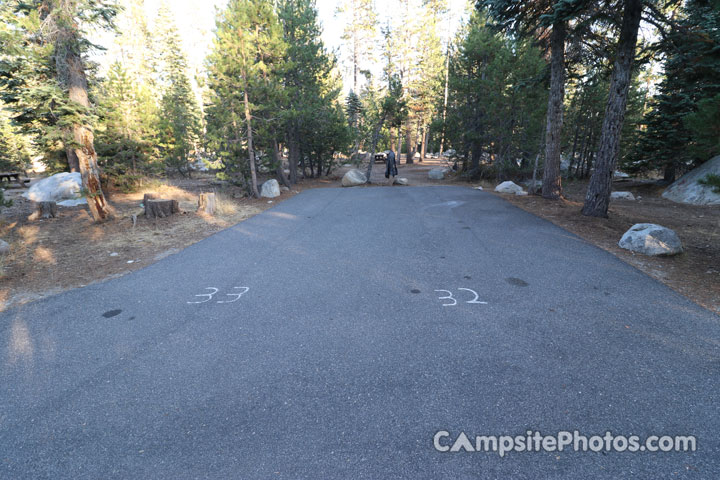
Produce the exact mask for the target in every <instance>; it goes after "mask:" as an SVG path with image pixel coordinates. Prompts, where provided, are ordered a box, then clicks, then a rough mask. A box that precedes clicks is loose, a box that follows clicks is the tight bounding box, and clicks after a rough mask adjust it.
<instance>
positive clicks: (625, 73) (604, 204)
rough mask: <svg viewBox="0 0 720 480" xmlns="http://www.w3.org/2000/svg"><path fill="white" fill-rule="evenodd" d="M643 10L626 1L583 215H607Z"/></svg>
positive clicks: (637, 3)
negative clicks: (598, 144)
mask: <svg viewBox="0 0 720 480" xmlns="http://www.w3.org/2000/svg"><path fill="white" fill-rule="evenodd" d="M642 9H643V3H642V0H625V3H624V9H623V21H622V26H621V29H620V39H619V40H618V45H617V52H616V59H615V63H614V67H613V73H612V77H611V79H610V93H609V96H608V100H607V106H606V108H605V117H604V118H603V127H602V132H601V134H600V146H599V148H598V153H597V160H596V162H595V170H594V171H593V174H592V177H590V185H588V190H587V194H586V196H585V203H584V204H583V209H582V214H583V215H586V216H591V217H607V211H608V207H609V205H610V193H611V190H612V179H613V174H614V172H615V165H616V164H617V159H618V156H619V153H620V137H621V131H622V128H623V122H624V120H625V111H626V107H627V101H628V92H629V90H630V82H631V76H632V66H633V62H634V61H635V47H636V44H637V36H638V29H639V27H640V20H641V16H642Z"/></svg>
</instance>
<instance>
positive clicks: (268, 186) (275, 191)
mask: <svg viewBox="0 0 720 480" xmlns="http://www.w3.org/2000/svg"><path fill="white" fill-rule="evenodd" d="M260 196H261V197H264V198H275V197H279V196H280V184H279V183H278V181H277V180H275V179H274V178H273V179H271V180H268V181H267V182H265V183H263V184H262V188H260Z"/></svg>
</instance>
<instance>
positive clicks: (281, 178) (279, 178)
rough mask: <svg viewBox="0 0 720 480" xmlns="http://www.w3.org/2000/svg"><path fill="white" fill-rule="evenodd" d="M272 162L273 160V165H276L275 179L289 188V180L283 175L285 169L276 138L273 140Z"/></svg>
mask: <svg viewBox="0 0 720 480" xmlns="http://www.w3.org/2000/svg"><path fill="white" fill-rule="evenodd" d="M273 162H275V165H277V168H276V169H275V175H276V176H277V181H278V182H280V183H281V184H283V185H285V186H286V187H288V188H290V181H289V180H288V178H287V176H286V175H285V170H284V169H283V162H282V157H281V156H280V147H279V146H278V143H277V140H273Z"/></svg>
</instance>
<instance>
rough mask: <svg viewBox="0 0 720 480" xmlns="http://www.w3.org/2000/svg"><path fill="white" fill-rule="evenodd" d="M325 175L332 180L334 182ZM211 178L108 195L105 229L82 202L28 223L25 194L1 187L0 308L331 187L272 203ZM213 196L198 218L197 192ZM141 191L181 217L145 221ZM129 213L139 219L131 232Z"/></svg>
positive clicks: (121, 269) (119, 271)
mask: <svg viewBox="0 0 720 480" xmlns="http://www.w3.org/2000/svg"><path fill="white" fill-rule="evenodd" d="M330 178H331V179H332V183H333V184H334V183H337V182H336V180H337V179H336V178H335V177H330ZM213 180H214V176H210V175H193V178H192V179H182V178H177V179H169V180H165V181H162V182H153V183H152V184H150V185H148V186H147V188H142V189H140V190H139V191H138V192H135V193H130V194H126V193H119V192H110V193H109V195H108V197H109V200H110V202H111V204H112V205H113V207H114V208H115V210H116V218H115V219H113V220H110V221H108V222H105V223H102V224H97V223H94V222H93V221H92V219H91V217H90V215H89V212H88V210H87V206H85V205H81V206H78V207H59V209H58V217H57V218H53V219H47V220H35V221H29V220H28V216H29V215H30V214H31V213H32V212H33V202H31V201H29V200H27V199H25V198H24V197H22V196H21V194H22V193H23V191H24V190H22V189H19V188H17V189H8V190H6V192H5V195H6V198H8V199H11V200H12V201H13V205H12V206H11V207H7V208H3V209H2V212H1V213H0V238H2V239H3V240H5V241H6V242H8V243H10V245H11V249H10V252H9V253H8V254H6V255H4V256H0V310H4V309H6V308H8V307H10V306H12V305H15V304H22V303H26V302H28V301H32V300H36V299H38V298H42V297H45V296H48V295H53V294H56V293H59V292H62V291H64V290H68V289H71V288H77V287H81V286H84V285H88V284H90V283H93V282H97V281H101V280H104V279H107V278H112V277H116V276H121V275H124V274H126V273H129V272H131V271H133V270H137V269H139V268H142V267H146V266H148V265H149V264H152V263H154V262H156V261H158V260H160V259H162V258H164V257H166V256H168V255H172V254H174V253H177V252H179V251H180V250H182V249H183V248H185V247H188V246H190V245H192V244H193V243H195V242H198V241H200V240H202V239H203V238H205V237H207V236H209V235H212V234H213V233H216V232H218V231H220V230H223V229H225V228H227V227H230V226H232V225H235V224H237V223H238V222H241V221H243V220H245V219H247V218H250V217H252V216H254V215H256V214H258V213H260V212H262V211H264V210H266V209H267V208H270V207H272V206H273V205H274V204H276V203H277V202H279V201H282V200H285V199H287V198H290V197H291V196H294V195H296V194H297V193H298V192H299V191H301V190H302V189H305V188H315V187H320V186H324V185H327V184H330V183H331V180H328V179H313V180H307V181H305V182H303V183H302V184H300V185H298V186H297V188H295V189H294V190H292V191H289V192H288V191H283V192H282V195H281V196H280V197H278V198H275V199H273V200H272V201H271V200H268V199H266V198H264V199H252V198H247V197H244V196H242V193H241V190H240V189H238V188H234V187H218V186H217V185H214V184H213ZM213 191H215V192H216V194H217V209H216V214H215V215H214V216H207V215H204V214H197V213H195V212H196V210H197V196H198V194H199V193H203V192H213ZM144 193H156V194H159V196H160V197H161V198H169V199H174V200H178V201H179V206H180V210H181V213H180V214H177V215H173V216H172V217H168V218H162V219H156V220H150V219H146V218H145V216H144V215H141V214H142V212H143V208H142V207H141V204H142V200H143V194H144ZM133 215H137V223H136V225H135V226H134V227H133V221H132V216H133Z"/></svg>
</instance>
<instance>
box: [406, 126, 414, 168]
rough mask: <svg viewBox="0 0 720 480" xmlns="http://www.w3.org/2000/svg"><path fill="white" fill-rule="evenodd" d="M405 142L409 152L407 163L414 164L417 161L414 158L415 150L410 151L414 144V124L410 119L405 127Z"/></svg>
mask: <svg viewBox="0 0 720 480" xmlns="http://www.w3.org/2000/svg"><path fill="white" fill-rule="evenodd" d="M405 144H406V145H405V148H406V149H407V153H406V154H405V163H407V164H408V165H412V164H413V163H415V159H414V158H413V155H414V152H411V151H410V150H411V147H410V145H411V144H412V125H411V124H410V122H409V121H408V123H407V126H406V127H405Z"/></svg>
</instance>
